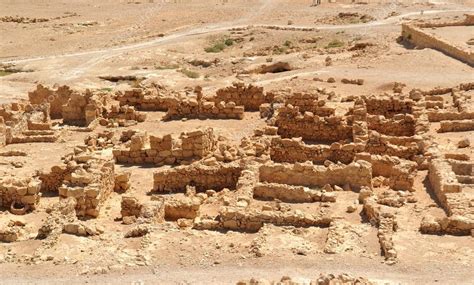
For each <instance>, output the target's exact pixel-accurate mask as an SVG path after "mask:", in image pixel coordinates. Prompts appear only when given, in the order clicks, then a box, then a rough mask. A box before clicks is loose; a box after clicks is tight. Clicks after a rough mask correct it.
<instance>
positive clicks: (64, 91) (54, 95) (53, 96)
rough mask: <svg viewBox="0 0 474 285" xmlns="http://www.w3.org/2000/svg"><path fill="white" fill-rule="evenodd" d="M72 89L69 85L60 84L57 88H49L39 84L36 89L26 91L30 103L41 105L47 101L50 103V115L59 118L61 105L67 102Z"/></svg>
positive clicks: (60, 116)
mask: <svg viewBox="0 0 474 285" xmlns="http://www.w3.org/2000/svg"><path fill="white" fill-rule="evenodd" d="M73 93H74V91H73V90H72V89H71V88H70V87H69V86H60V87H58V88H57V89H50V88H47V87H44V86H43V85H41V84H39V85H37V86H36V90H34V91H32V92H29V93H28V98H29V100H30V103H31V104H34V105H41V104H44V103H49V104H50V105H51V110H50V116H51V118H52V119H61V118H62V117H63V115H62V109H63V105H65V104H67V102H68V100H69V98H70V97H71V95H72V94H73Z"/></svg>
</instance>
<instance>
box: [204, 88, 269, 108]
mask: <svg viewBox="0 0 474 285" xmlns="http://www.w3.org/2000/svg"><path fill="white" fill-rule="evenodd" d="M273 97H274V96H273V94H272V93H264V92H263V87H258V86H254V85H252V84H250V85H245V84H244V83H240V82H237V83H233V84H232V86H229V87H225V88H222V89H219V90H217V91H216V95H215V96H214V97H212V99H211V100H212V101H213V102H214V103H216V104H219V103H220V102H235V104H236V105H237V106H244V108H245V110H246V111H259V107H260V105H262V104H265V103H272V102H273Z"/></svg>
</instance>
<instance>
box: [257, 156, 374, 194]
mask: <svg viewBox="0 0 474 285" xmlns="http://www.w3.org/2000/svg"><path fill="white" fill-rule="evenodd" d="M371 180H372V167H371V165H370V163H369V162H367V161H356V162H352V163H350V164H348V165H343V164H342V165H341V164H332V165H329V166H328V167H325V166H319V165H313V164H312V163H308V162H307V163H295V164H277V163H267V164H264V165H262V166H261V167H260V181H261V182H270V183H279V184H289V185H299V186H306V187H323V186H325V185H326V184H329V185H338V186H341V187H346V188H347V186H350V187H351V188H352V189H354V190H357V189H360V188H361V187H363V186H368V187H371V185H372V181H371Z"/></svg>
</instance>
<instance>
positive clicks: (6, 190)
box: [0, 176, 41, 209]
mask: <svg viewBox="0 0 474 285" xmlns="http://www.w3.org/2000/svg"><path fill="white" fill-rule="evenodd" d="M40 189H41V181H39V180H38V179H36V178H18V177H14V176H2V177H0V207H2V208H7V209H10V206H11V204H12V203H13V202H16V203H21V204H23V205H25V206H28V207H29V208H30V209H34V208H35V207H36V204H37V203H38V202H39V198H40V195H39V192H40Z"/></svg>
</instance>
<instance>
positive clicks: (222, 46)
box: [204, 42, 226, 53]
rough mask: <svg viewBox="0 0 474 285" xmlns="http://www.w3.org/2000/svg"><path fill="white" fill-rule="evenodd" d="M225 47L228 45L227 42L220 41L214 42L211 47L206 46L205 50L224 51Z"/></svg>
mask: <svg viewBox="0 0 474 285" xmlns="http://www.w3.org/2000/svg"><path fill="white" fill-rule="evenodd" d="M225 47H226V45H225V43H222V42H219V43H216V44H214V45H213V46H211V47H207V48H205V49H204V51H205V52H212V53H218V52H221V51H223V50H224V49H225Z"/></svg>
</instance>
